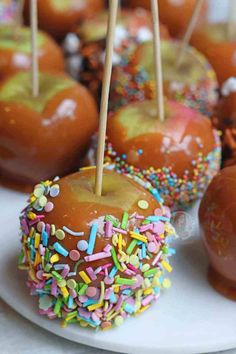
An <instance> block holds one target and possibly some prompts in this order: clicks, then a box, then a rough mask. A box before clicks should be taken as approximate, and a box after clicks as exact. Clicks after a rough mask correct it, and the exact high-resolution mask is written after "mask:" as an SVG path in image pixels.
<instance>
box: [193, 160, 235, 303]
mask: <svg viewBox="0 0 236 354" xmlns="http://www.w3.org/2000/svg"><path fill="white" fill-rule="evenodd" d="M235 177H236V166H231V167H227V168H224V169H223V170H221V172H220V173H219V174H218V175H217V176H216V177H215V178H214V179H213V181H212V182H211V184H210V186H209V187H208V189H207V192H206V194H205V196H204V198H203V200H202V202H201V206H200V210H199V219H200V227H201V233H202V237H203V241H204V244H205V247H206V250H207V254H208V257H209V261H210V270H209V281H210V283H211V284H212V285H213V286H214V288H215V289H216V290H217V291H219V292H220V293H222V294H223V295H225V296H227V297H230V298H232V299H234V300H236V222H235V213H236V202H235V200H236V178H235Z"/></svg>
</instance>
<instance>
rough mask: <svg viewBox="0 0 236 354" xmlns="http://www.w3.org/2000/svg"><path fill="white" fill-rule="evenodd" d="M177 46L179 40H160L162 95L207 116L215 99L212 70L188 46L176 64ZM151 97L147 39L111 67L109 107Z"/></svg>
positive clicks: (151, 67) (150, 57)
mask: <svg viewBox="0 0 236 354" xmlns="http://www.w3.org/2000/svg"><path fill="white" fill-rule="evenodd" d="M180 49H181V43H180V42H173V41H162V42H161V54H162V67H163V85H164V92H165V95H166V96H167V97H168V98H170V99H173V100H176V101H179V102H181V103H183V104H184V105H186V106H188V107H190V108H194V109H196V110H198V111H200V112H201V113H203V114H204V115H209V116H210V115H211V114H212V111H213V109H214V107H215V105H216V103H217V99H218V93H217V88H218V84H217V80H216V75H215V72H214V70H213V69H212V67H211V65H210V64H209V63H208V61H207V60H206V59H205V58H204V56H203V55H201V54H200V53H199V52H198V51H197V50H195V49H194V48H193V47H191V46H187V47H186V48H184V49H183V53H182V56H181V61H180V64H179V65H178V66H177V63H176V60H177V59H176V58H177V56H178V54H179V52H180ZM154 97H155V70H154V60H153V44H152V42H151V41H147V42H146V43H142V44H140V45H139V46H138V47H137V48H135V49H134V50H133V51H131V52H130V53H129V54H128V55H124V56H123V57H122V61H121V63H120V64H119V65H116V66H115V67H114V70H113V76H112V85H111V96H110V110H111V111H115V110H116V109H117V108H119V107H121V106H123V105H125V104H127V103H129V102H135V101H142V100H145V99H153V98H154Z"/></svg>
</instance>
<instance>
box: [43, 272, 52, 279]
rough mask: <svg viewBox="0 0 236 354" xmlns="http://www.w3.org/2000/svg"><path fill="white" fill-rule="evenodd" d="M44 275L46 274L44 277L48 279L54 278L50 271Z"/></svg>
mask: <svg viewBox="0 0 236 354" xmlns="http://www.w3.org/2000/svg"><path fill="white" fill-rule="evenodd" d="M43 276H44V278H47V279H49V278H52V275H51V274H49V273H43Z"/></svg>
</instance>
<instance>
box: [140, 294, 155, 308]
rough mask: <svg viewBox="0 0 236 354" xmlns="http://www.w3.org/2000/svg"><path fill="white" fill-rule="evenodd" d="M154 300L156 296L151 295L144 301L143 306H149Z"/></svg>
mask: <svg viewBox="0 0 236 354" xmlns="http://www.w3.org/2000/svg"><path fill="white" fill-rule="evenodd" d="M153 299H154V295H152V294H150V295H148V296H146V297H145V298H144V299H143V300H142V305H143V306H147V305H148V304H149V303H150V302H151V301H152V300H153Z"/></svg>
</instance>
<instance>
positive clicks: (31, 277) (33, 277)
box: [28, 268, 38, 283]
mask: <svg viewBox="0 0 236 354" xmlns="http://www.w3.org/2000/svg"><path fill="white" fill-rule="evenodd" d="M28 274H29V277H30V279H32V280H34V281H36V282H37V283H38V279H37V278H36V276H35V272H34V270H33V269H32V268H30V270H29V273H28Z"/></svg>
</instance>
